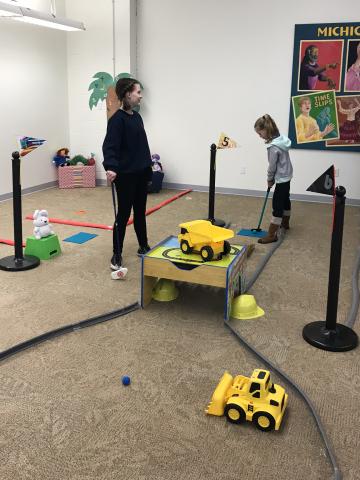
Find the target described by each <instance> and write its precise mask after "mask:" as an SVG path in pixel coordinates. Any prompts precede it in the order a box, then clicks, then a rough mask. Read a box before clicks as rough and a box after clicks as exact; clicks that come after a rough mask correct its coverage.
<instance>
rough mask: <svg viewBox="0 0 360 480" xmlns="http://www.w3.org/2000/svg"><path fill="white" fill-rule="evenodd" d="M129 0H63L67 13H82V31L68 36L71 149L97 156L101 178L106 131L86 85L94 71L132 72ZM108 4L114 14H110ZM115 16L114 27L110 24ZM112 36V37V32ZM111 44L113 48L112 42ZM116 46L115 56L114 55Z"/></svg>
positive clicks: (103, 110) (102, 107)
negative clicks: (92, 103) (92, 104)
mask: <svg viewBox="0 0 360 480" xmlns="http://www.w3.org/2000/svg"><path fill="white" fill-rule="evenodd" d="M133 4H134V1H133V0H115V1H114V5H113V1H112V0H103V1H102V2H101V3H99V2H95V1H88V0H76V1H74V0H66V15H67V17H69V18H74V19H81V21H83V22H84V23H85V26H86V32H84V33H82V34H81V35H78V36H70V35H69V36H68V81H69V121H70V123H69V125H70V147H71V154H72V155H76V154H82V155H85V156H86V155H88V154H90V153H91V152H93V153H95V156H96V170H97V171H96V176H97V178H102V179H105V172H104V170H103V168H102V165H101V162H102V160H103V157H102V143H103V140H104V136H105V132H106V123H107V119H106V105H105V102H101V103H99V104H98V106H97V107H95V108H93V109H92V110H90V108H89V104H88V102H89V97H90V93H91V92H89V91H88V87H89V85H90V83H91V82H92V81H93V78H92V77H93V75H94V74H95V73H97V72H107V73H110V74H111V75H113V76H114V71H115V73H116V74H118V73H121V72H130V73H133V74H135V73H136V72H135V58H134V57H135V49H134V46H135V38H134V35H135V28H134V18H135V12H134V9H133ZM113 6H114V12H115V16H113ZM113 18H114V19H115V30H114V29H113ZM114 37H115V38H114ZM114 46H115V48H114ZM114 52H115V57H114Z"/></svg>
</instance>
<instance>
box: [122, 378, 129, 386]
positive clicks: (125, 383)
mask: <svg viewBox="0 0 360 480" xmlns="http://www.w3.org/2000/svg"><path fill="white" fill-rule="evenodd" d="M121 381H122V384H123V385H125V386H126V387H127V386H128V385H130V377H128V376H127V375H124V376H123V377H122V379H121Z"/></svg>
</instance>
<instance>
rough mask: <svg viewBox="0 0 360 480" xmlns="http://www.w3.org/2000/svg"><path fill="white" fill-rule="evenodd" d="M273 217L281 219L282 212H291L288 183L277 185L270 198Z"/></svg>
mask: <svg viewBox="0 0 360 480" xmlns="http://www.w3.org/2000/svg"><path fill="white" fill-rule="evenodd" d="M272 207H273V212H272V214H273V217H279V218H281V217H282V216H283V213H284V210H288V211H289V210H291V202H290V182H285V183H277V184H276V186H275V192H274V195H273V198H272Z"/></svg>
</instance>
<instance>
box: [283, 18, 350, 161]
mask: <svg viewBox="0 0 360 480" xmlns="http://www.w3.org/2000/svg"><path fill="white" fill-rule="evenodd" d="M291 97H292V98H291V102H290V115H289V137H290V139H291V141H292V147H293V148H301V149H309V150H330V149H331V151H334V150H335V151H337V150H341V151H355V152H360V22H359V23H329V24H307V25H295V36H294V55H293V70H292V83H291Z"/></svg>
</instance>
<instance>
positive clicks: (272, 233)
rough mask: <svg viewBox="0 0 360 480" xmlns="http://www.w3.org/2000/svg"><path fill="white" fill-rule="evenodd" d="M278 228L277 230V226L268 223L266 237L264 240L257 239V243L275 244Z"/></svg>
mask: <svg viewBox="0 0 360 480" xmlns="http://www.w3.org/2000/svg"><path fill="white" fill-rule="evenodd" d="M278 228H279V225H275V223H270V225H269V231H268V234H267V236H266V237H264V238H259V240H258V243H272V242H276V241H277V231H278Z"/></svg>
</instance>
